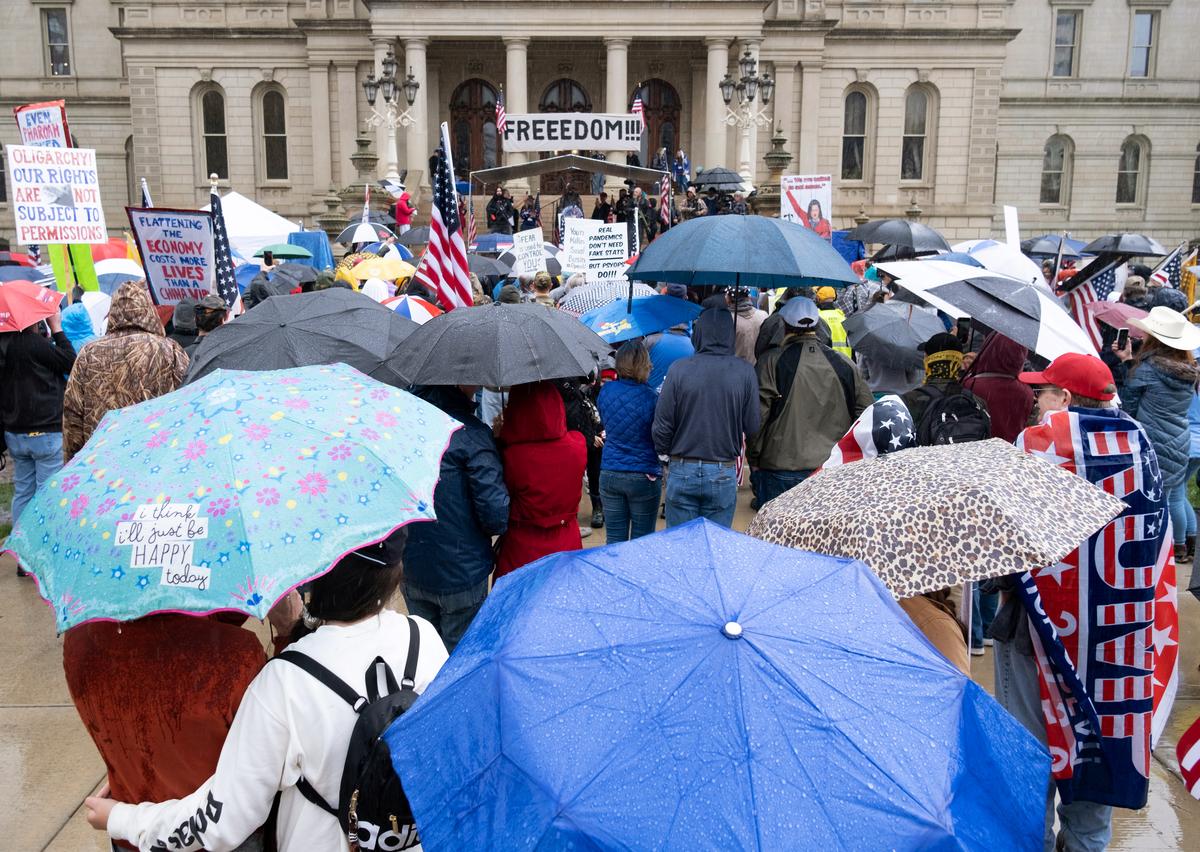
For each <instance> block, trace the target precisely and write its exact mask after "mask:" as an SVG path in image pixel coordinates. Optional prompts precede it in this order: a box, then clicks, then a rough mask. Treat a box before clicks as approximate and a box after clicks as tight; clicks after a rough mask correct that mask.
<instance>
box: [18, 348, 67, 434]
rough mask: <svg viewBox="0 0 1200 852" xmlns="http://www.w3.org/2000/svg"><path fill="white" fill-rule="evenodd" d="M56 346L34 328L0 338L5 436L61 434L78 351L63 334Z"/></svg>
mask: <svg viewBox="0 0 1200 852" xmlns="http://www.w3.org/2000/svg"><path fill="white" fill-rule="evenodd" d="M53 341H54V342H53V343H52V342H50V341H49V340H47V339H46V338H44V337H42V335H41V334H39V333H38V332H37V330H36V327H34V328H27V329H25V330H24V331H18V332H8V333H6V334H0V424H2V425H3V427H4V431H5V432H16V433H26V432H61V431H62V418H63V393H64V392H65V391H66V389H67V374H68V373H70V372H71V368H72V367H73V366H75V347H73V346H72V345H71V341H70V340H68V339H67V336H66V335H65V334H63V333H62V332H61V331H60V332H58V333H57V334H55V335H54V338H53Z"/></svg>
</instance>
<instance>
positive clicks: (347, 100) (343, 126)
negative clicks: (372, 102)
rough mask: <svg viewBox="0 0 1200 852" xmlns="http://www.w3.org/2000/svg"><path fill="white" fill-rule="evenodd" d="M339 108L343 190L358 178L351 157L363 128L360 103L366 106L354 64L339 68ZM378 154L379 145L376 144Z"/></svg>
mask: <svg viewBox="0 0 1200 852" xmlns="http://www.w3.org/2000/svg"><path fill="white" fill-rule="evenodd" d="M337 96H338V101H337V108H338V128H337V129H338V151H339V153H340V154H341V156H340V157H339V158H338V162H337V183H336V185H337V186H338V187H339V188H341V187H345V186H348V185H350V184H352V183H354V181H355V180H356V179H357V178H358V174H357V172H356V171H355V169H354V167H353V166H352V165H351V163H350V155H351V154H353V153H354V150H355V145H354V138H355V137H356V136H357V135H358V131H359V130H360V129H361V128H362V125H361V124H360V123H359V119H358V115H359V112H358V110H359V103H360V99H361V102H362V104H363V105H364V106H365V105H366V98H365V96H364V95H363V91H362V87H361V86H359V85H358V78H357V68H356V67H355V65H354V64H353V63H351V64H349V65H338V66H337ZM376 153H378V143H376Z"/></svg>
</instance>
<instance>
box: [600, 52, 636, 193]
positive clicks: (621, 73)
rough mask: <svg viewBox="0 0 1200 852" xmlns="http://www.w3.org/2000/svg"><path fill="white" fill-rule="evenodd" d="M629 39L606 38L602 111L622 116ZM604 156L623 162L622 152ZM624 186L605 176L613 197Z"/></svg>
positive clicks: (626, 98)
mask: <svg viewBox="0 0 1200 852" xmlns="http://www.w3.org/2000/svg"><path fill="white" fill-rule="evenodd" d="M632 41H633V39H630V38H624V37H619V38H606V39H604V47H605V49H606V54H607V55H606V57H605V59H606V66H605V80H604V111H605V112H608V113H613V114H618V115H623V114H625V113H626V112H627V111H628V110H629V45H630V44H631V43H632ZM604 156H605V157H606V158H607V159H609V160H610V161H612V162H615V163H620V162H624V161H625V152H624V151H605V152H604ZM622 186H624V184H623V183H622V181H621V179H620V178H619V177H614V176H606V177H605V178H604V189H605V191H606V192H608V194H609V195H615V194H616V193H617V192H618V191H620V189H621V187H622Z"/></svg>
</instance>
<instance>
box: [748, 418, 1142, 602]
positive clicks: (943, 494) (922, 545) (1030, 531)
mask: <svg viewBox="0 0 1200 852" xmlns="http://www.w3.org/2000/svg"><path fill="white" fill-rule="evenodd" d="M1124 508H1125V504H1124V503H1122V502H1121V501H1120V500H1118V499H1117V498H1116V497H1113V496H1111V495H1109V494H1107V493H1105V492H1104V491H1103V490H1101V489H1099V488H1097V487H1096V486H1094V485H1092V484H1091V483H1089V482H1088V481H1087V480H1085V479H1083V478H1082V477H1079V476H1075V475H1074V474H1072V473H1070V472H1068V471H1066V470H1063V469H1062V468H1060V467H1056V466H1055V465H1052V464H1050V463H1048V462H1046V461H1043V460H1041V459H1039V458H1035V457H1034V456H1031V455H1029V454H1027V453H1023V452H1021V451H1020V450H1018V449H1017V448H1016V447H1013V446H1012V445H1011V444H1007V443H1005V442H1004V441H1000V440H997V439H992V440H990V441H979V442H975V443H969V444H947V445H944V446H936V447H914V448H912V449H909V450H904V451H902V452H898V453H892V454H890V455H885V456H880V457H878V458H873V459H867V460H865V461H859V462H854V463H852V464H847V465H842V466H839V467H833V468H829V469H826V470H823V471H821V472H820V473H818V474H816V475H815V476H812V477H810V478H809V479H806V480H805V481H804V482H802V483H800V484H799V485H797V486H796V487H795V488H793V489H791V490H790V491H788V492H786V493H784V494H782V495H780V496H779V497H777V498H776V499H774V500H772V501H770V502H769V503H767V504H766V505H765V506H763V507H762V509H761V510H760V511H759V513H758V517H756V518H755V519H754V522H753V523H751V524H750V529H749V530H748V531H747V532H749V534H750V535H752V536H754V537H755V538H760V539H762V540H763V541H769V542H772V543H774V544H782V545H785V546H788V547H795V548H799V549H801V550H811V551H815V552H817V553H827V554H830V555H833V556H849V557H853V558H855V559H861V560H862V561H863V562H865V563H866V564H867V565H869V566H871V568H872V569H873V570H874V571H875V573H876V574H878V575H879V578H880V579H881V580H883V582H884V583H885V584H886V585H887V587H888V588H889V589H891V591H892V594H893V595H895V596H896V597H897V598H906V597H911V596H913V595H917V594H920V593H922V592H930V591H935V590H937V589H944V588H948V587H949V586H953V585H956V584H958V583H962V582H965V581H967V580H982V579H984V578H987V577H999V576H1003V575H1005V574H1011V573H1014V572H1021V571H1030V570H1034V569H1037V568H1044V567H1046V566H1048V565H1054V564H1056V563H1057V562H1059V561H1061V560H1062V559H1063V558H1064V557H1066V556H1067V555H1068V554H1069V553H1070V552H1071V551H1072V550H1074V549H1075V548H1076V547H1077V546H1078V545H1079V544H1080V542H1082V541H1083V540H1084V539H1086V538H1087V537H1088V536H1089V535H1091V534H1092V533H1094V532H1095V531H1096V530H1098V529H1100V528H1101V527H1102V526H1104V525H1105V524H1107V523H1108V522H1109V521H1111V520H1112V519H1113V518H1115V517H1116V516H1117V515H1118V514H1120V512H1121V511H1122V510H1123V509H1124Z"/></svg>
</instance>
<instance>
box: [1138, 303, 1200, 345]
mask: <svg viewBox="0 0 1200 852" xmlns="http://www.w3.org/2000/svg"><path fill="white" fill-rule="evenodd" d="M1128 322H1129V325H1131V326H1132V327H1133V328H1137V329H1141V330H1142V331H1144V332H1146V334H1149V335H1151V336H1152V337H1154V338H1156V339H1157V340H1158V342H1159V343H1162V344H1165V345H1166V346H1170V347H1171V348H1172V349H1186V350H1188V351H1189V352H1190V351H1191V350H1193V349H1195V348H1196V347H1200V328H1196V327H1195V326H1194V325H1192V324H1191V323H1190V322H1188V320H1187V317H1185V316H1184V315H1183V314H1181V313H1179V311H1173V310H1171V309H1170V308H1168V307H1166V306H1164V305H1159V306H1158V307H1156V308H1151V309H1150V313H1149V314H1147V315H1146V318H1145V319H1133V318H1131V319H1130V320H1129V321H1128Z"/></svg>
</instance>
